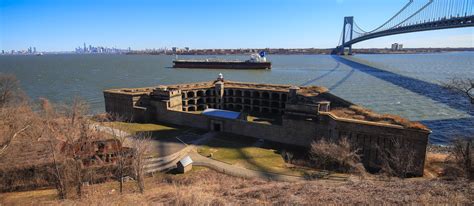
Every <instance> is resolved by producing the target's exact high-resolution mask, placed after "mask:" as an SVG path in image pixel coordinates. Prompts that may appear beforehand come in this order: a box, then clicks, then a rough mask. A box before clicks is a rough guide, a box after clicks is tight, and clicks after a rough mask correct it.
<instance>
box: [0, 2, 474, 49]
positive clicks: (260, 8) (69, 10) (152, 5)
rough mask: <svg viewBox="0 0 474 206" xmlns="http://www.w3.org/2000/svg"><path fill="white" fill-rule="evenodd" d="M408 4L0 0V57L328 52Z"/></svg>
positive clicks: (419, 36)
mask: <svg viewBox="0 0 474 206" xmlns="http://www.w3.org/2000/svg"><path fill="white" fill-rule="evenodd" d="M407 1H408V0H383V1H381V0H0V50H6V51H10V50H12V49H14V50H25V49H27V48H28V47H30V46H32V47H36V48H37V49H38V50H39V51H72V50H74V48H76V47H79V46H82V45H83V43H86V44H87V45H93V46H107V47H118V48H128V47H131V48H132V49H146V48H150V49H152V48H165V47H167V48H170V47H174V46H176V47H190V48H196V49H204V48H310V47H313V48H333V47H335V46H337V44H338V42H339V37H340V34H341V31H342V24H343V18H344V16H354V18H355V21H356V22H357V23H358V25H359V26H361V27H363V28H364V29H367V30H369V29H372V28H375V27H377V26H378V25H380V24H382V23H383V22H385V21H386V20H387V19H388V18H390V17H391V16H392V15H393V14H395V13H396V12H397V11H398V10H399V9H400V8H401V7H402V6H403V5H404V4H406V2H407ZM394 42H398V43H403V44H404V47H410V48H416V47H474V29H473V28H472V27H471V28H463V29H447V30H438V31H428V32H418V33H411V34H402V35H395V36H390V37H383V38H378V39H374V40H369V41H365V42H361V43H358V44H355V45H354V47H355V48H385V47H390V44H391V43H394Z"/></svg>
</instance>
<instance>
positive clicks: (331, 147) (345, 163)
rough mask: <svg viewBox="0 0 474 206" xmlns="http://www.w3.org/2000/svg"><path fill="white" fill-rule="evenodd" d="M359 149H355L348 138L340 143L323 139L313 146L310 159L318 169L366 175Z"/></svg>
mask: <svg viewBox="0 0 474 206" xmlns="http://www.w3.org/2000/svg"><path fill="white" fill-rule="evenodd" d="M358 152H359V149H357V148H354V147H353V146H352V145H351V143H350V142H349V140H348V139H347V138H341V139H340V140H339V141H338V142H329V141H327V140H326V139H324V138H323V139H321V140H319V141H317V142H313V143H312V144H311V150H310V157H311V159H312V160H313V162H314V163H315V164H316V166H317V167H322V168H323V169H335V170H340V171H341V170H342V171H354V172H356V173H359V174H360V175H365V169H364V167H363V166H362V164H361V163H360V160H361V158H360V155H358Z"/></svg>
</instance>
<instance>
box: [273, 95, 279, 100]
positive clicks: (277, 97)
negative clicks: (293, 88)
mask: <svg viewBox="0 0 474 206" xmlns="http://www.w3.org/2000/svg"><path fill="white" fill-rule="evenodd" d="M272 99H273V100H280V94H278V93H272Z"/></svg>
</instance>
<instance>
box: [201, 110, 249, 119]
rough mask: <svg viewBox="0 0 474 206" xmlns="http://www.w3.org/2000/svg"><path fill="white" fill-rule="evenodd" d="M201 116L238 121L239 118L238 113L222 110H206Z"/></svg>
mask: <svg viewBox="0 0 474 206" xmlns="http://www.w3.org/2000/svg"><path fill="white" fill-rule="evenodd" d="M202 114H203V115H206V116H212V117H220V118H226V119H238V118H239V116H240V112H234V111H228V110H222V109H206V110H204V111H203V112H202Z"/></svg>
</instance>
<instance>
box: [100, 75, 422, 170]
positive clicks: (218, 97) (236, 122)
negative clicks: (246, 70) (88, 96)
mask: <svg viewBox="0 0 474 206" xmlns="http://www.w3.org/2000/svg"><path fill="white" fill-rule="evenodd" d="M104 97H105V105H106V111H107V112H108V113H116V114H120V115H123V116H124V117H126V118H130V119H133V120H134V121H140V122H153V121H158V122H168V123H172V124H177V125H186V126H190V127H196V128H201V129H208V130H214V129H216V128H218V130H219V131H223V132H229V133H234V134H239V135H244V136H249V137H255V138H262V139H265V140H270V141H275V142H280V143H284V144H290V145H296V146H303V147H309V146H310V144H311V142H312V141H314V140H316V139H319V138H329V139H338V138H341V137H347V138H348V139H349V140H350V141H351V142H353V143H354V144H355V145H357V147H359V148H360V149H361V154H362V155H363V163H364V165H365V166H366V167H367V168H377V166H378V163H379V156H380V155H379V154H378V152H379V150H377V147H379V148H387V149H389V148H390V147H391V146H392V145H391V142H392V140H393V139H395V140H397V141H399V142H401V143H402V144H403V145H406V146H407V147H410V148H412V149H413V151H415V152H416V154H415V155H414V157H413V158H414V159H415V160H416V162H417V164H418V165H419V166H420V169H419V171H417V174H415V175H422V174H423V164H424V159H425V152H426V145H427V142H428V135H429V134H430V131H429V130H428V129H426V128H410V127H409V126H406V125H403V124H398V123H397V121H395V120H391V119H388V120H390V121H388V120H387V118H385V119H383V121H382V120H381V121H365V120H358V119H353V118H347V117H346V118H341V117H338V116H336V115H335V114H334V112H332V111H333V108H349V107H350V106H351V105H353V104H352V103H350V102H347V101H345V100H343V99H341V98H339V97H336V96H334V95H332V94H330V93H329V92H327V90H326V89H325V88H322V87H315V86H312V87H301V88H299V87H295V86H291V85H273V84H255V83H243V82H233V81H224V80H223V79H218V80H216V81H212V82H200V83H190V84H178V85H168V86H157V87H149V88H136V89H111V90H106V91H104ZM207 108H216V109H224V110H232V111H239V112H242V113H243V115H245V114H248V113H251V114H252V115H256V116H258V115H262V116H266V115H270V116H272V117H277V118H279V121H277V122H278V123H271V124H269V123H268V122H267V123H261V122H255V121H249V120H247V118H239V119H225V118H219V117H213V116H206V115H202V114H201V113H200V111H203V110H205V109H207ZM350 114H352V113H350ZM387 121H388V122H387Z"/></svg>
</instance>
